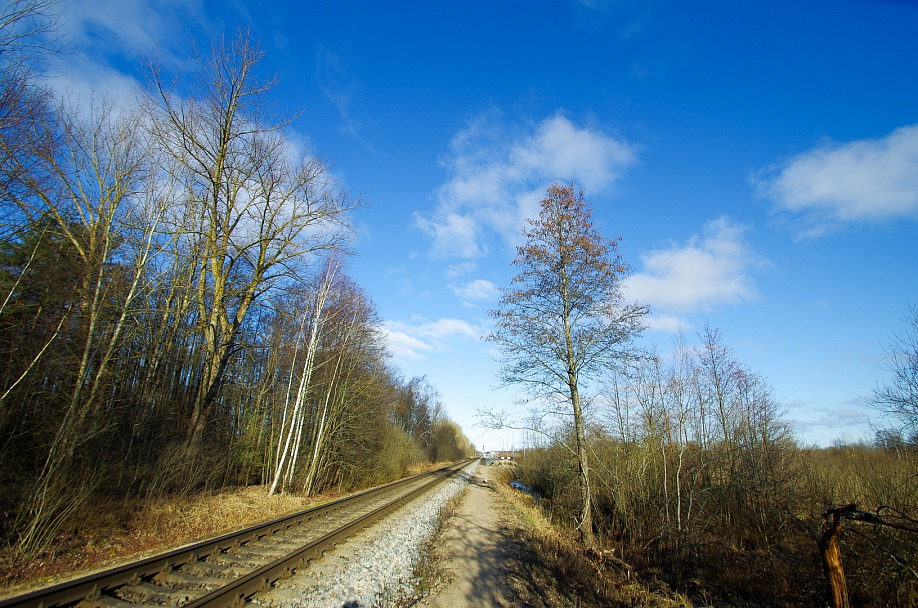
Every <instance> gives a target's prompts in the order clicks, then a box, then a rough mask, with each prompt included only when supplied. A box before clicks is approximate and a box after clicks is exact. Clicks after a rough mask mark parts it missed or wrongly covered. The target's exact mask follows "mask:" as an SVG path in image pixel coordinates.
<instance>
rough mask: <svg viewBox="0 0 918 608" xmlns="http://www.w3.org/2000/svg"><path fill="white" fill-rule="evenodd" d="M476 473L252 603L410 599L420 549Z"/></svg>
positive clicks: (273, 606) (276, 607)
mask: <svg viewBox="0 0 918 608" xmlns="http://www.w3.org/2000/svg"><path fill="white" fill-rule="evenodd" d="M476 469H477V464H473V465H472V466H471V467H469V468H466V469H465V470H464V472H463V473H461V474H459V475H457V476H455V477H454V478H452V479H450V480H449V481H446V482H444V483H443V484H441V485H440V487H438V488H436V489H434V490H433V491H431V492H430V493H428V494H425V495H424V496H422V497H421V498H419V499H417V500H415V501H413V502H411V503H409V504H408V505H406V506H405V507H402V508H401V509H399V510H398V511H397V512H395V513H394V514H392V515H391V516H389V517H387V518H386V519H385V520H383V521H381V522H379V523H377V524H374V525H373V526H371V527H369V528H367V529H366V530H364V531H363V532H361V533H360V534H358V535H357V536H355V537H353V538H352V539H350V540H348V541H347V542H346V543H344V544H342V545H339V546H338V547H337V548H336V549H334V550H333V551H329V552H328V553H326V554H325V556H324V557H323V558H322V559H320V560H317V561H314V562H312V563H310V564H309V567H308V568H306V569H305V570H304V571H303V572H298V573H297V574H296V575H295V576H293V577H292V578H289V579H286V580H281V581H278V582H277V584H276V585H275V587H274V588H273V589H272V590H271V591H269V592H267V593H261V594H258V595H257V596H255V598H254V599H253V603H254V604H257V605H260V606H268V607H270V608H294V607H297V608H300V607H302V608H313V607H322V608H327V607H329V606H344V607H347V608H356V607H358V606H360V607H366V608H370V607H376V606H390V605H392V604H394V603H396V602H398V601H400V600H406V599H409V598H411V596H412V595H413V594H414V589H415V586H416V583H417V581H415V580H414V576H413V573H414V571H415V567H416V566H417V564H418V560H419V559H420V557H421V551H422V547H423V546H424V544H425V542H426V541H427V540H429V539H430V538H431V537H432V536H433V534H434V533H435V532H436V531H437V528H438V527H439V524H440V519H441V512H442V510H443V507H444V505H446V503H447V501H449V500H450V499H451V498H452V497H454V496H456V495H457V494H459V493H460V492H462V491H463V490H464V489H465V487H466V485H467V484H468V480H469V479H470V477H471V475H472V474H473V473H474V471H475V470H476Z"/></svg>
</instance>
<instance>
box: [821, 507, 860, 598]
mask: <svg viewBox="0 0 918 608" xmlns="http://www.w3.org/2000/svg"><path fill="white" fill-rule="evenodd" d="M854 509H855V506H854V505H848V506H846V507H840V508H838V509H833V510H831V511H827V512H826V514H825V516H824V517H825V519H826V529H825V531H824V532H823V534H822V538H820V539H819V550H820V552H821V553H822V567H823V570H824V571H825V573H826V578H827V579H828V580H829V594H830V596H831V599H832V608H848V606H849V604H848V587H847V584H846V583H845V571H844V569H843V568H842V562H841V550H840V549H839V548H838V533H839V531H840V530H841V520H842V517H844V516H845V514H847V513H850V512H851V511H853V510H854ZM829 515H832V522H831V523H829Z"/></svg>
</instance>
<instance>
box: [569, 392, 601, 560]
mask: <svg viewBox="0 0 918 608" xmlns="http://www.w3.org/2000/svg"><path fill="white" fill-rule="evenodd" d="M571 402H572V404H573V406H574V432H575V433H576V435H577V463H578V482H579V486H580V523H579V524H578V525H577V530H578V531H579V533H580V542H582V543H583V544H584V545H585V546H587V547H592V546H594V545H595V544H596V538H595V536H593V504H592V492H591V490H590V466H589V462H588V460H587V446H586V431H585V429H584V424H583V412H582V410H581V409H580V392H579V390H578V388H577V384H576V383H573V384H572V385H571Z"/></svg>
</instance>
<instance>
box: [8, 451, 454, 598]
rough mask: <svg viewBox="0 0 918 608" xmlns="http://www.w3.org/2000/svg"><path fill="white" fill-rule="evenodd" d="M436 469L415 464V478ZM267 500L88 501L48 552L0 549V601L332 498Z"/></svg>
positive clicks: (246, 496)
mask: <svg viewBox="0 0 918 608" xmlns="http://www.w3.org/2000/svg"><path fill="white" fill-rule="evenodd" d="M444 464H445V463H440V464H417V465H414V466H412V467H411V471H410V474H411V475H415V474H418V473H423V472H425V471H429V470H432V469H436V468H439V467H441V466H443V465H444ZM341 497H342V494H340V493H326V494H322V495H317V496H312V497H309V498H304V497H302V496H298V495H294V494H285V495H274V496H268V493H267V488H266V487H264V486H250V487H247V488H236V489H228V490H223V491H219V492H205V493H202V494H197V495H194V496H190V497H189V496H185V497H183V496H174V497H169V496H166V497H157V498H150V499H145V500H140V499H134V500H116V499H111V500H109V501H107V502H98V501H97V502H95V503H94V504H92V505H90V506H86V507H84V508H83V509H82V512H81V513H79V514H78V516H77V517H75V518H74V521H75V522H78V523H75V524H74V525H73V526H71V527H70V528H69V529H67V530H64V531H62V532H61V534H60V535H59V536H58V537H57V539H55V541H54V543H53V548H52V549H49V550H48V551H45V552H43V553H42V554H40V555H38V556H37V557H35V558H34V559H31V560H27V561H25V560H17V558H16V554H15V551H12V550H9V551H5V552H0V599H2V598H6V597H10V596H13V595H19V594H21V593H26V592H28V591H30V590H32V589H37V588H41V587H46V586H49V585H53V584H56V583H59V582H63V581H65V580H70V579H73V578H77V577H80V576H84V575H87V574H90V573H92V572H97V571H100V570H104V569H107V568H112V567H115V566H117V565H119V564H122V563H126V562H130V561H134V560H137V559H141V558H143V557H147V556H150V555H155V554H157V553H163V552H165V551H168V550H171V549H175V548H179V547H182V546H184V545H188V544H192V543H194V542H197V541H200V540H204V539H207V538H213V537H215V536H220V535H222V534H226V533H229V532H232V531H235V530H240V529H243V528H246V527H249V526H253V525H256V524H259V523H263V522H267V521H270V520H272V519H277V518H278V517H282V516H284V515H288V514H290V513H295V512H297V511H301V510H304V509H307V508H309V507H312V506H315V505H319V504H322V503H325V502H328V501H330V500H334V499H336V498H341Z"/></svg>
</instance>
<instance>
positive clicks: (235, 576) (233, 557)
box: [0, 459, 475, 608]
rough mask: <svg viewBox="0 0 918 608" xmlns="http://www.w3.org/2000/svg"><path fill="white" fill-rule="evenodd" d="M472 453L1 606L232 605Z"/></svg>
mask: <svg viewBox="0 0 918 608" xmlns="http://www.w3.org/2000/svg"><path fill="white" fill-rule="evenodd" d="M474 460H475V459H469V460H464V461H461V462H458V463H454V464H452V465H450V466H448V467H444V468H442V469H437V470H435V471H430V472H428V473H422V474H421V475H416V476H414V477H409V478H406V479H402V480H400V481H396V482H392V483H390V484H386V485H384V486H380V487H378V488H373V489H371V490H367V491H365V492H361V493H359V494H355V495H353V496H349V497H347V498H342V499H340V500H336V501H334V502H330V503H327V504H325V505H321V506H318V507H314V508H312V509H308V510H306V511H301V512H299V513H294V514H293V515H288V516H286V517H282V518H280V519H276V520H273V521H270V522H267V523H265V524H261V525H258V526H253V527H250V528H246V529H245V530H240V531H238V532H233V533H231V534H226V535H224V536H220V537H218V538H214V539H211V540H206V541H203V542H200V543H196V544H194V545H191V546H188V547H183V548H181V549H176V550H174V551H169V552H167V553H163V554H161V555H156V556H153V557H149V558H147V559H143V560H140V561H137V562H133V563H129V564H125V565H123V566H119V567H117V568H112V569H110V570H106V571H103V572H99V573H96V574H91V575H88V576H85V577H82V578H78V579H74V580H72V581H68V582H65V583H60V584H58V585H54V586H52V587H48V588H45V589H39V590H37V591H33V592H30V593H26V594H24V595H20V596H17V597H12V598H9V599H6V600H3V601H0V608H70V607H76V608H138V607H144V606H181V607H182V608H205V607H206V608H234V607H238V606H241V605H242V604H244V603H245V602H246V600H247V599H248V598H250V597H251V596H252V595H254V594H255V593H257V592H259V591H266V590H267V589H269V588H271V586H272V585H273V584H274V583H275V581H277V580H278V579H281V578H286V577H289V576H291V575H292V574H293V573H294V572H295V571H296V570H297V569H301V568H303V567H305V566H306V565H307V564H308V562H309V561H311V560H314V559H317V558H319V557H321V556H322V554H323V553H325V552H326V551H328V550H330V549H332V548H334V547H335V546H336V545H337V544H339V543H341V542H343V541H344V540H345V539H347V538H348V537H350V536H353V535H354V534H356V533H358V532H360V531H361V530H363V529H364V528H367V527H369V526H370V525H372V524H374V523H376V522H378V521H379V520H381V519H383V518H384V517H386V516H387V515H389V514H390V513H392V512H393V511H395V510H396V509H398V508H399V507H401V506H403V505H405V504H406V503H408V502H410V501H411V500H413V499H414V498H417V497H418V496H420V495H421V494H423V493H424V492H426V491H427V490H429V489H431V488H433V487H434V486H436V485H437V484H439V483H440V482H442V481H444V480H446V479H448V478H450V477H451V476H453V475H455V474H456V473H458V472H459V471H461V470H462V469H463V468H465V467H466V466H467V465H469V464H470V463H472V462H473V461H474Z"/></svg>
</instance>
